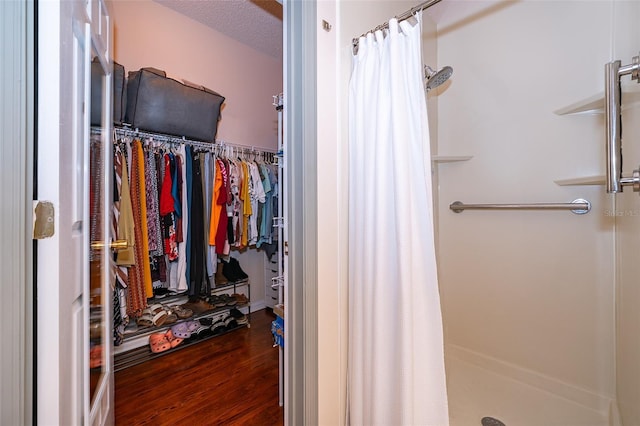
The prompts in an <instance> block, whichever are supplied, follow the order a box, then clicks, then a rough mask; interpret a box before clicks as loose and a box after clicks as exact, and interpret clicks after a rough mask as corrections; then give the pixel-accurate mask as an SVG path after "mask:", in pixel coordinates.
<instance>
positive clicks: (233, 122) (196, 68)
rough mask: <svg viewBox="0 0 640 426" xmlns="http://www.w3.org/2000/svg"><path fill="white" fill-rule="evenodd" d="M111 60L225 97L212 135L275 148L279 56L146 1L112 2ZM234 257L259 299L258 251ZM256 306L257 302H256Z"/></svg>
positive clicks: (260, 266)
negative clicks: (156, 71) (159, 71)
mask: <svg viewBox="0 0 640 426" xmlns="http://www.w3.org/2000/svg"><path fill="white" fill-rule="evenodd" d="M111 9H112V16H113V21H114V27H115V28H114V59H115V60H116V61H117V62H119V63H121V64H122V65H124V67H125V70H126V71H127V72H128V71H133V70H137V69H139V68H142V67H147V66H151V67H154V68H159V69H162V70H164V71H166V72H167V75H168V76H170V77H173V78H176V79H178V80H180V79H185V80H188V81H191V82H194V83H197V84H201V85H203V86H205V87H208V88H210V89H212V90H215V91H217V92H219V93H220V94H222V95H223V96H225V97H226V100H225V103H224V105H223V110H222V119H221V121H220V122H219V124H218V134H217V139H218V140H223V141H226V142H229V143H233V144H238V145H246V146H255V147H257V148H267V149H271V150H275V149H276V148H277V125H278V122H277V114H276V111H275V107H274V106H273V105H272V102H273V98H272V96H273V95H276V94H278V93H281V92H282V59H281V58H273V57H270V56H267V55H265V54H263V53H261V52H258V51H256V50H254V49H252V48H250V47H249V46H247V45H244V44H242V43H239V42H237V41H235V40H233V39H231V38H229V37H227V36H225V35H223V34H222V33H219V32H217V31H215V30H213V29H211V28H209V27H206V26H204V25H202V24H200V23H199V22H196V21H194V20H192V19H190V18H187V17H185V16H183V15H180V14H178V13H176V12H174V11H173V10H171V9H169V8H167V7H164V6H162V5H160V4H158V3H155V2H153V1H151V0H135V1H129V0H113V1H112V2H111ZM233 255H234V256H236V255H239V260H240V263H241V266H242V268H243V269H244V270H245V272H246V273H247V274H249V276H250V277H251V281H252V283H253V285H252V287H251V291H252V294H251V296H252V299H253V300H254V301H257V302H260V301H263V300H264V286H263V282H264V267H263V258H264V254H263V253H262V252H258V251H256V250H254V249H250V250H247V251H246V252H244V253H242V254H238V253H234V254H233ZM257 306H259V303H258V304H257Z"/></svg>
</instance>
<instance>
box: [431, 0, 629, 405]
mask: <svg viewBox="0 0 640 426" xmlns="http://www.w3.org/2000/svg"><path fill="white" fill-rule="evenodd" d="M445 3H446V2H445ZM443 4H444V3H443ZM449 7H451V8H452V9H454V8H455V7H456V5H455V4H453V5H451V4H450V5H449ZM610 30H611V5H610V3H609V2H607V1H597V2H572V1H557V2H553V4H551V3H550V2H535V1H519V2H501V3H499V4H497V5H495V4H494V5H490V7H489V8H488V9H485V11H483V12H476V13H474V14H472V15H470V16H467V17H465V18H464V19H453V20H451V19H450V20H449V21H447V20H446V19H443V20H442V21H440V22H438V64H439V65H440V66H442V65H451V66H453V68H454V74H453V77H452V80H451V84H450V85H449V87H448V88H446V89H445V90H443V91H442V93H441V94H440V95H439V97H438V114H439V115H438V153H439V154H441V155H473V156H474V157H473V159H472V160H470V161H468V162H463V163H451V164H441V165H440V166H439V185H440V186H439V199H440V202H439V203H440V206H439V252H438V261H439V278H440V288H441V294H442V304H443V315H444V324H445V342H446V348H447V349H446V350H447V352H448V353H449V354H453V353H455V354H465V356H468V357H476V358H483V359H489V360H493V361H495V362H496V363H498V364H499V363H508V364H509V365H511V366H512V367H514V368H515V369H519V370H521V371H526V372H528V373H531V374H533V375H536V376H538V377H541V378H545V380H546V379H549V380H550V381H551V382H552V383H553V384H554V385H558V386H560V387H563V388H565V389H572V391H575V392H577V393H582V395H583V396H584V395H587V396H588V397H593V398H591V401H593V405H594V406H593V407H592V408H596V409H599V410H604V409H607V408H608V406H607V404H608V401H609V398H612V397H613V395H614V392H615V383H614V379H613V377H614V374H613V369H614V350H613V348H614V345H615V342H614V331H613V330H614V323H613V318H614V286H613V279H612V277H613V274H614V267H613V250H614V244H613V235H612V229H613V218H612V217H611V216H610V215H607V214H606V213H607V211H608V210H609V209H610V208H611V206H612V204H611V203H612V199H611V197H610V196H607V195H606V194H605V193H604V189H603V187H602V186H559V185H556V184H555V183H554V180H556V179H563V178H573V177H579V176H589V175H597V174H603V171H604V160H603V156H604V150H603V147H602V143H603V142H602V140H603V132H604V129H603V120H602V115H565V116H559V115H557V114H554V111H555V110H557V109H559V108H562V107H564V106H566V105H569V104H572V103H574V102H577V101H579V100H581V99H584V98H587V97H590V96H592V95H595V94H597V93H598V92H601V91H602V90H603V65H604V63H605V62H607V61H608V60H609V54H610V43H611V40H610ZM626 59H629V58H626ZM576 198H586V199H588V200H589V201H591V203H592V211H591V213H589V214H587V215H583V216H577V215H574V214H572V213H569V212H565V211H536V212H534V211H515V212H513V211H511V212H509V211H466V212H463V213H461V214H456V213H453V212H451V211H450V210H449V204H450V203H452V202H453V201H456V200H460V201H463V202H467V203H508V202H517V203H532V202H569V201H571V200H573V199H576Z"/></svg>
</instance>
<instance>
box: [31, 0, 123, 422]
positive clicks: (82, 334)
mask: <svg viewBox="0 0 640 426" xmlns="http://www.w3.org/2000/svg"><path fill="white" fill-rule="evenodd" d="M38 7H39V23H38V27H39V28H38V33H39V39H38V44H39V57H38V63H39V69H40V72H39V73H38V74H39V87H40V95H39V99H38V128H39V133H38V143H39V146H38V157H37V167H38V197H39V199H43V200H48V201H51V202H52V203H53V204H54V206H55V213H56V217H55V233H54V236H53V237H52V238H51V239H49V240H41V241H40V242H39V243H38V264H37V276H38V279H37V287H38V290H37V291H38V324H37V327H38V331H37V335H38V352H37V359H38V378H37V382H38V411H37V415H38V422H39V423H41V424H65V425H80V424H85V425H86V424H92V425H93V424H97V425H102V424H113V404H112V401H113V372H112V367H111V366H112V361H111V353H112V350H111V345H112V337H111V334H112V333H111V309H112V306H111V294H112V293H111V283H112V282H113V274H112V273H111V270H112V265H111V256H110V253H111V252H110V249H109V243H110V242H111V239H112V238H111V234H110V228H109V220H110V209H109V206H111V203H112V201H111V199H110V196H111V191H110V184H111V182H110V180H111V179H110V178H111V177H112V174H111V173H110V170H111V151H112V149H111V143H112V142H111V136H110V134H111V125H110V122H111V59H110V58H109V54H110V50H109V49H110V43H111V41H110V37H111V28H110V20H109V14H108V9H107V7H106V4H105V2H104V0H71V1H65V2H49V1H47V0H40V1H39V3H38ZM93 58H97V62H96V63H97V65H98V66H97V69H96V70H94V74H95V75H96V77H95V78H94V79H93V81H92V73H91V71H92V69H91V68H92V67H91V61H92V59H93ZM96 71H97V73H96ZM92 84H94V85H96V87H97V88H98V90H99V91H100V92H101V95H102V96H101V97H100V100H101V105H100V106H98V105H93V107H94V108H99V109H100V111H101V114H100V119H99V122H98V123H93V124H96V127H97V128H96V129H95V131H94V132H93V133H94V134H93V135H92V128H91V124H92V123H90V116H91V108H92V105H91V99H92V98H91V85H92ZM92 247H93V248H92Z"/></svg>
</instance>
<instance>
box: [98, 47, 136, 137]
mask: <svg viewBox="0 0 640 426" xmlns="http://www.w3.org/2000/svg"><path fill="white" fill-rule="evenodd" d="M103 77H104V73H103V71H102V65H100V62H99V60H98V58H94V59H93V61H92V62H91V125H92V126H100V125H101V124H102V85H103V84H104V80H103ZM112 85H113V117H112V119H113V122H114V123H116V124H122V122H123V121H124V113H125V110H126V103H127V84H126V81H125V80H124V67H123V66H122V65H120V64H119V63H117V62H113V82H112Z"/></svg>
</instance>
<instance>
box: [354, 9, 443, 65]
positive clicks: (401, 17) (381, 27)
mask: <svg viewBox="0 0 640 426" xmlns="http://www.w3.org/2000/svg"><path fill="white" fill-rule="evenodd" d="M441 1H442V0H427V1H424V2H422V3H420V4H419V5H417V6H415V7H412V8H411V9H409V10H407V11H406V12H404V13H401V14H400V15H396V16H395V19H397V20H398V22H400V21H404V20H405V19H408V18H410V17H412V16H413V15H415V14H416V13H418V12H421V11H423V10H425V9H429V8H430V7H431V6H433V5H435V4H438V3H440V2H441ZM387 28H389V22H385V23H384V24H380V25H378V26H377V27H375V28H374V29H372V30H369V31H367V32H366V33H363V34H361V35H360V37H364V36H366V35H367V34H369V33H373V32H375V31H378V30H385V29H387ZM360 37H357V38H354V39H353V40H352V45H353V49H354V52H355V51H357V49H358V40H359V39H360Z"/></svg>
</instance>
